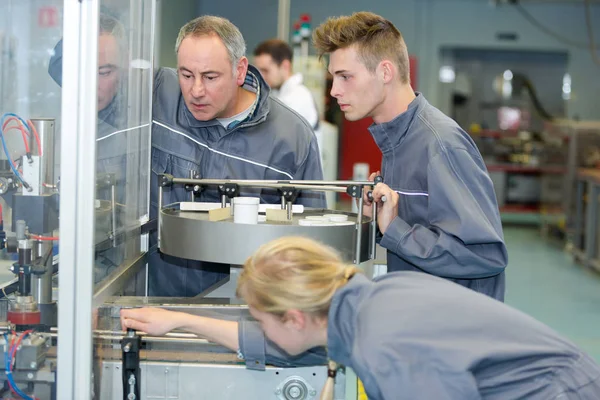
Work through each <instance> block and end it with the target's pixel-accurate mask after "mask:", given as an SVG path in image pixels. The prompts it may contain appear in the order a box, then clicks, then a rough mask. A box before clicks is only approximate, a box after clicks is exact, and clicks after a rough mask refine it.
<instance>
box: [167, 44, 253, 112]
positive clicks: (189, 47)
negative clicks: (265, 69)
mask: <svg viewBox="0 0 600 400" xmlns="http://www.w3.org/2000/svg"><path fill="white" fill-rule="evenodd" d="M177 68H178V69H177V74H178V77H179V85H180V87H181V93H182V94H183V98H184V100H185V104H186V106H187V107H188V109H189V110H190V112H191V113H192V115H193V116H194V118H196V119H197V120H199V121H209V120H211V119H214V118H226V117H231V116H233V115H235V106H236V98H237V96H236V94H237V90H238V87H239V86H242V84H243V83H244V79H245V78H246V72H247V69H248V64H247V60H246V58H245V57H242V60H240V61H239V62H238V64H237V67H236V70H235V71H233V69H232V65H231V60H230V59H229V55H228V54H227V49H226V47H225V45H224V44H223V42H222V41H221V39H220V38H219V37H218V36H216V35H204V36H198V37H193V36H188V37H186V38H185V39H183V41H182V42H181V45H180V46H179V51H178V53H177Z"/></svg>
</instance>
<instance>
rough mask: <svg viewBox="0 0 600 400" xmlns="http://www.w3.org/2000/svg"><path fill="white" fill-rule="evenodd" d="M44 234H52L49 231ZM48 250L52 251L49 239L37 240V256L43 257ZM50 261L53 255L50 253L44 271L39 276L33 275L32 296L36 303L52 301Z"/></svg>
mask: <svg viewBox="0 0 600 400" xmlns="http://www.w3.org/2000/svg"><path fill="white" fill-rule="evenodd" d="M44 236H52V233H51V232H47V233H45V234H44ZM49 251H52V242H51V241H42V240H40V241H38V243H37V256H38V257H45V256H46V254H48V252H49ZM52 262H53V257H52V254H50V257H48V260H47V261H46V264H45V265H44V267H45V268H46V271H45V272H44V274H43V275H41V276H35V279H34V282H33V284H34V288H33V298H34V299H35V301H36V302H37V303H38V304H50V303H52V272H53V271H52Z"/></svg>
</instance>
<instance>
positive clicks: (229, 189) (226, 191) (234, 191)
mask: <svg viewBox="0 0 600 400" xmlns="http://www.w3.org/2000/svg"><path fill="white" fill-rule="evenodd" d="M219 194H220V195H221V196H223V195H225V196H227V197H229V198H230V199H232V198H234V197H237V196H238V195H239V194H240V187H239V186H238V185H237V184H235V183H224V184H222V185H219Z"/></svg>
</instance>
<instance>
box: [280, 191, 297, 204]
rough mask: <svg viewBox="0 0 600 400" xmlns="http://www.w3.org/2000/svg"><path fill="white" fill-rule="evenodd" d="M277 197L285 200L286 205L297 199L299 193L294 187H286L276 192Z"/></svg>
mask: <svg viewBox="0 0 600 400" xmlns="http://www.w3.org/2000/svg"><path fill="white" fill-rule="evenodd" d="M277 191H278V192H279V195H280V196H281V197H283V198H284V199H285V201H286V202H287V203H293V202H294V201H296V198H297V197H298V194H299V191H298V189H296V188H295V187H286V188H282V189H278V190H277Z"/></svg>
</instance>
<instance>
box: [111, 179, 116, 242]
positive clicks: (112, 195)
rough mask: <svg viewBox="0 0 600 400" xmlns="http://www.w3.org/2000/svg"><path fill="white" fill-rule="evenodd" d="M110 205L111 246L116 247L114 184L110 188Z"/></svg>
mask: <svg viewBox="0 0 600 400" xmlns="http://www.w3.org/2000/svg"><path fill="white" fill-rule="evenodd" d="M110 203H111V204H110V205H111V216H112V232H111V236H112V242H113V243H112V245H113V247H117V234H116V233H117V194H116V188H115V185H114V183H113V184H112V185H111V186H110Z"/></svg>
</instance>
